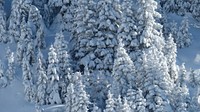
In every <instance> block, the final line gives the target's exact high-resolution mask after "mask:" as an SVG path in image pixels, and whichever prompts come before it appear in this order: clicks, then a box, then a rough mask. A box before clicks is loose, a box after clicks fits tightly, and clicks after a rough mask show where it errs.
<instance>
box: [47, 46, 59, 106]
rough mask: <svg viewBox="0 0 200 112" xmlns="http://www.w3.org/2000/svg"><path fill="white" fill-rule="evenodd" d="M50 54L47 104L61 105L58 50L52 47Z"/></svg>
mask: <svg viewBox="0 0 200 112" xmlns="http://www.w3.org/2000/svg"><path fill="white" fill-rule="evenodd" d="M49 50H50V51H49V53H48V63H49V64H48V68H47V77H48V87H47V94H48V98H47V102H48V103H50V104H60V103H61V100H60V96H59V93H58V92H59V85H58V81H59V80H60V77H59V74H58V58H57V54H56V50H55V48H54V47H53V45H51V47H50V48H49Z"/></svg>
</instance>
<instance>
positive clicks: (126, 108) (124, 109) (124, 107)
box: [120, 97, 133, 112]
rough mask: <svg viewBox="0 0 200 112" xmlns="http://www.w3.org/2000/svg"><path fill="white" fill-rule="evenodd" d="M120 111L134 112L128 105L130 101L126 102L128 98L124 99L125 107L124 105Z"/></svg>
mask: <svg viewBox="0 0 200 112" xmlns="http://www.w3.org/2000/svg"><path fill="white" fill-rule="evenodd" d="M120 110H121V111H120V112H131V111H133V110H131V108H130V106H129V104H128V101H127V100H126V97H125V98H124V101H123V105H122V108H121V109H120Z"/></svg>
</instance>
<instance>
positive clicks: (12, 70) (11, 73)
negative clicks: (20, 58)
mask: <svg viewBox="0 0 200 112" xmlns="http://www.w3.org/2000/svg"><path fill="white" fill-rule="evenodd" d="M6 58H7V60H8V69H7V70H6V77H7V79H8V83H10V82H11V81H12V80H13V78H14V73H15V67H14V62H15V59H14V53H13V52H11V51H10V49H9V48H8V49H7V56H6Z"/></svg>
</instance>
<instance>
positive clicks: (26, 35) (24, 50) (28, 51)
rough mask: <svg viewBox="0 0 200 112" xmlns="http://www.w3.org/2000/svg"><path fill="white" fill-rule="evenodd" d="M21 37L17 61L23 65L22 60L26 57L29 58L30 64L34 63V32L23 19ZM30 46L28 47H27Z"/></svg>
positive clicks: (18, 44)
mask: <svg viewBox="0 0 200 112" xmlns="http://www.w3.org/2000/svg"><path fill="white" fill-rule="evenodd" d="M20 30H21V35H20V38H19V39H18V43H17V52H16V55H17V57H16V58H17V61H18V63H22V59H23V58H24V56H28V58H27V61H29V63H32V62H31V61H33V60H31V57H33V56H34V55H33V54H34V53H33V45H32V40H31V39H32V30H31V28H30V25H29V24H28V23H27V22H26V21H25V18H23V19H22V22H21V26H20ZM26 45H28V47H27V46H26Z"/></svg>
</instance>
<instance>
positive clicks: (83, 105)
mask: <svg viewBox="0 0 200 112" xmlns="http://www.w3.org/2000/svg"><path fill="white" fill-rule="evenodd" d="M74 77H76V78H75V79H77V80H76V81H75V90H76V91H75V94H76V103H75V104H74V106H75V107H76V108H75V109H74V111H75V112H87V111H88V107H89V104H90V102H89V96H88V95H87V93H86V91H85V86H84V85H83V83H82V77H81V73H79V72H77V73H75V74H74Z"/></svg>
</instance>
